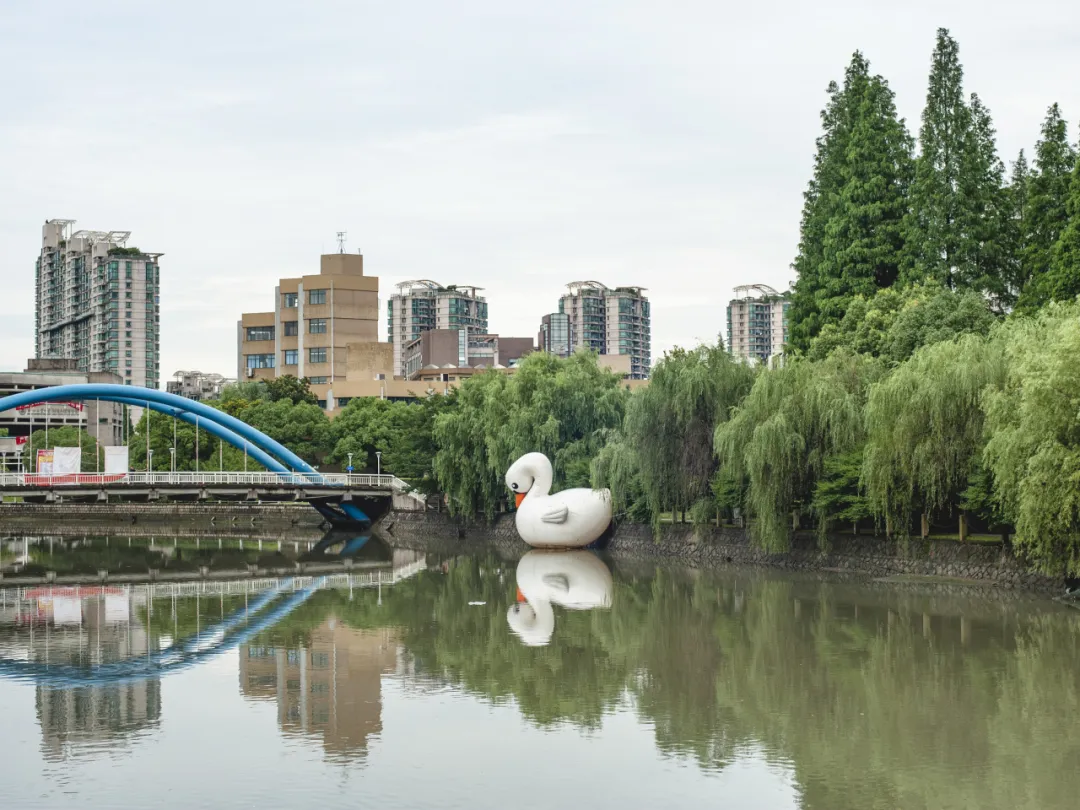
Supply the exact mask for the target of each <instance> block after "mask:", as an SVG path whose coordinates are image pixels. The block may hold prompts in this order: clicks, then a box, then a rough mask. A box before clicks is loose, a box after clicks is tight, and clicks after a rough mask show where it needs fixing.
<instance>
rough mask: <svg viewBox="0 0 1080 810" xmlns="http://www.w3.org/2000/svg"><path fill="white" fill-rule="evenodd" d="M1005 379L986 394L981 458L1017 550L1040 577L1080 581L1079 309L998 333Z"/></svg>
mask: <svg viewBox="0 0 1080 810" xmlns="http://www.w3.org/2000/svg"><path fill="white" fill-rule="evenodd" d="M1001 340H1003V341H1004V352H1005V361H1006V373H1005V377H1004V380H1003V382H1002V383H1001V384H1000V385H999V386H997V387H995V388H992V389H990V390H988V392H987V394H986V396H985V399H984V406H985V408H986V426H987V433H988V436H989V439H988V441H987V444H986V449H985V451H984V454H983V460H984V462H985V464H986V467H987V469H989V470H990V472H991V473H992V474H993V476H994V482H995V485H996V496H997V498H998V501H999V503H1000V505H1001V507H1002V511H1003V512H1005V514H1007V515H1009V516H1011V517H1012V519H1013V521H1014V523H1015V526H1016V535H1015V538H1014V543H1015V545H1016V546H1017V548H1019V549H1022V550H1023V551H1024V552H1026V553H1027V555H1028V556H1029V558H1030V560H1031V561H1032V562H1033V563H1034V564H1035V565H1037V566H1038V567H1039V568H1040V569H1042V570H1044V571H1047V572H1055V573H1060V572H1061V571H1062V569H1064V570H1065V571H1067V572H1069V573H1071V574H1078V573H1080V409H1078V408H1077V402H1080V366H1078V365H1077V362H1076V358H1077V357H1078V356H1080V305H1077V304H1075V303H1074V304H1050V305H1048V306H1047V307H1045V308H1044V309H1043V310H1042V311H1041V312H1039V313H1038V315H1037V316H1036V317H1034V318H1030V319H1029V318H1018V319H1016V320H1014V321H1012V322H1010V324H1009V325H1008V328H1007V329H1005V330H1003V333H1002V335H1001Z"/></svg>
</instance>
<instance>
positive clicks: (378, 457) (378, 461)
mask: <svg viewBox="0 0 1080 810" xmlns="http://www.w3.org/2000/svg"><path fill="white" fill-rule="evenodd" d="M375 474H376V475H382V450H376V451H375Z"/></svg>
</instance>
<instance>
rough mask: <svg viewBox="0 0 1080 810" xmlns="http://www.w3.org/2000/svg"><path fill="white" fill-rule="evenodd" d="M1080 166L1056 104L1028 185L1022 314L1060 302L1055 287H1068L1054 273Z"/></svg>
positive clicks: (1023, 254) (1019, 307)
mask: <svg viewBox="0 0 1080 810" xmlns="http://www.w3.org/2000/svg"><path fill="white" fill-rule="evenodd" d="M1076 162H1077V155H1076V150H1075V149H1073V147H1072V145H1071V144H1070V143H1069V133H1068V125H1067V124H1066V122H1065V120H1064V119H1063V118H1062V117H1061V111H1060V110H1059V109H1058V105H1057V104H1054V105H1052V106H1051V107H1050V109H1049V111H1048V112H1047V114H1046V120H1045V121H1044V122H1043V128H1042V138H1041V139H1040V140H1039V142H1038V143H1037V144H1036V145H1035V171H1034V172H1033V173H1032V174H1031V177H1030V179H1029V180H1028V183H1027V200H1026V202H1025V205H1024V220H1023V222H1022V223H1021V228H1022V230H1023V245H1022V249H1021V261H1022V263H1023V267H1024V273H1025V274H1026V276H1027V278H1028V281H1027V283H1026V285H1025V286H1024V288H1023V290H1022V292H1021V293H1020V297H1019V300H1018V301H1017V308H1018V309H1020V310H1023V311H1026V312H1032V311H1034V310H1035V309H1037V308H1038V307H1040V306H1042V305H1043V304H1045V303H1047V302H1048V301H1052V300H1054V292H1055V287H1056V286H1057V285H1058V284H1060V283H1063V282H1066V280H1065V279H1060V280H1058V281H1056V280H1055V278H1054V274H1052V273H1051V272H1050V270H1051V263H1052V260H1053V255H1054V247H1055V245H1056V244H1057V242H1058V240H1059V239H1060V238H1061V236H1062V232H1063V231H1064V230H1065V227H1066V224H1067V223H1068V220H1069V215H1068V211H1067V207H1068V200H1069V185H1070V174H1071V173H1072V172H1073V170H1074V169H1075V167H1076ZM1063 286H1064V285H1063Z"/></svg>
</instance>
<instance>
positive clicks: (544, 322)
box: [536, 312, 574, 357]
mask: <svg viewBox="0 0 1080 810" xmlns="http://www.w3.org/2000/svg"><path fill="white" fill-rule="evenodd" d="M536 348H537V349H538V350H539V351H542V352H547V353H548V354H553V355H555V356H556V357H569V356H570V355H571V354H573V353H574V344H573V343H572V342H571V341H570V316H569V315H567V314H566V313H565V312H552V313H551V314H550V315H545V316H544V317H543V318H541V319H540V332H539V334H537V336H536Z"/></svg>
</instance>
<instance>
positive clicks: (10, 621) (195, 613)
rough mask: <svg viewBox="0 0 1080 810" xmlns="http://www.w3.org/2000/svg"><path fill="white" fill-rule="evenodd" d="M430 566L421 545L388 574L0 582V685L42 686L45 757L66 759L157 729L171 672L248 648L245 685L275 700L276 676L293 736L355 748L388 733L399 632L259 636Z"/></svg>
mask: <svg viewBox="0 0 1080 810" xmlns="http://www.w3.org/2000/svg"><path fill="white" fill-rule="evenodd" d="M349 542H350V541H349V539H346V540H345V541H344V544H345V545H346V546H348V545H349ZM425 567H426V562H425V558H424V555H422V554H420V553H419V552H414V551H403V550H395V551H393V553H392V555H391V559H390V560H389V561H387V563H385V564H384V565H382V566H381V567H380V569H379V570H367V571H364V572H363V573H358V574H352V573H341V574H333V575H328V576H319V577H285V578H280V579H271V578H268V579H260V580H246V581H239V582H237V581H224V582H222V581H218V582H177V583H156V584H147V585H138V586H126V587H123V586H115V587H109V586H93V587H48V586H46V587H38V588H8V589H0V679H9V680H10V679H14V680H19V681H26V682H30V683H33V684H34V687H35V705H36V709H37V716H38V721H39V724H40V727H41V733H42V750H43V755H44V756H45V758H46V759H48V760H54V761H55V760H63V759H65V758H67V757H69V756H77V755H79V754H80V753H82V752H86V751H99V750H101V749H115V748H117V747H120V746H123V745H126V744H128V743H129V742H130V741H131V739H133V738H135V737H137V736H139V735H141V734H143V733H146V732H148V731H152V730H153V729H154V728H156V727H157V725H158V723H159V721H160V718H161V714H162V696H161V695H162V692H161V681H162V679H163V678H165V677H168V676H169V675H171V674H175V673H179V672H181V671H183V670H186V669H190V668H193V667H196V666H199V665H200V664H202V663H204V662H207V661H209V660H211V659H213V658H215V657H218V656H220V655H222V654H224V653H227V652H229V651H232V650H236V649H237V648H239V660H240V671H241V688H242V691H243V693H244V694H245V695H246V696H248V697H252V698H258V697H265V696H266V694H265V686H266V684H267V683H268V681H267V678H268V677H269V678H270V679H271V680H272V688H273V693H272V697H273V698H274V699H277V700H278V702H279V720H280V723H281V727H282V730H283V731H284V732H286V733H289V734H292V733H299V734H302V735H309V736H310V735H312V734H314V735H318V736H320V737H321V738H322V740H323V745H324V747H325V748H326V750H327V752H328V753H330V754H333V755H336V756H354V755H356V754H358V753H361V752H363V751H364V750H365V749H366V741H367V738H368V736H369V735H370V734H373V733H377V732H378V731H379V730H380V729H381V703H380V690H381V681H380V678H381V674H382V673H383V672H384V671H391V670H393V669H394V667H395V663H394V662H396V660H397V646H396V642H395V641H394V639H393V636H392V634H391V633H390V632H389V631H355V630H351V629H349V628H347V627H344V626H341V625H337V624H336V623H335V621H334V620H333V619H330V620H325V621H323V623H322V624H321V625H319V626H318V627H317V628H316V629H315V630H314V631H313V632H312V633H311V634H310V638H311V641H310V642H309V643H307V644H306V645H305V646H302V647H294V648H292V649H286V648H284V647H281V648H271V647H266V646H263V645H260V644H255V643H254V642H253V639H255V638H257V637H259V636H260V634H263V633H265V632H266V631H268V630H270V629H272V628H274V627H276V626H278V625H279V624H280V623H281V622H282V621H283V620H284V619H285V618H286V617H288V616H289V615H290V614H292V613H293V612H294V611H295V610H296V609H297V608H299V607H301V606H302V605H303V604H304V603H305V602H306V601H307V600H308V599H309V598H310V597H311V596H312V595H313V594H315V593H316V592H318V591H319V590H322V589H328V588H332V589H340V590H341V591H343V592H344V591H348V593H349V595H350V597H351V595H352V593H353V592H354V591H357V590H364V589H372V590H375V591H376V592H377V593H378V594H379V595H376V594H372V597H371V598H372V599H381V590H382V588H389V587H393V585H394V584H396V583H398V582H400V581H402V580H404V579H408V578H410V577H412V576H413V575H415V574H416V573H418V572H419V571H421V570H423V569H424V568H425ZM268 665H269V667H270V670H269V671H268V670H267V666H268ZM279 674H280V677H278V676H279Z"/></svg>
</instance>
